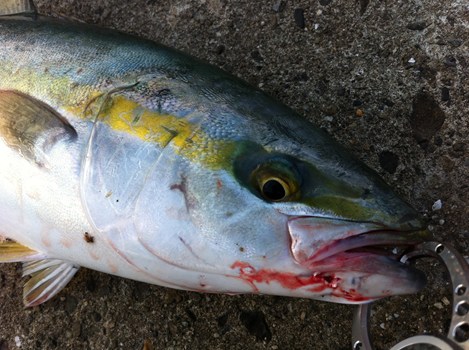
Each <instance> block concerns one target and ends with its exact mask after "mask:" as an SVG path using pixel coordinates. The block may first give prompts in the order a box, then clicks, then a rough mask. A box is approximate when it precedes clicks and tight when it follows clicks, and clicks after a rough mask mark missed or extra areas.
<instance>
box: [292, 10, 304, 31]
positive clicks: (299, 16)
mask: <svg viewBox="0 0 469 350" xmlns="http://www.w3.org/2000/svg"><path fill="white" fill-rule="evenodd" d="M293 18H294V19H295V23H296V25H297V26H298V27H299V28H301V29H304V28H305V10H303V9H300V8H297V9H295V12H294V13H293Z"/></svg>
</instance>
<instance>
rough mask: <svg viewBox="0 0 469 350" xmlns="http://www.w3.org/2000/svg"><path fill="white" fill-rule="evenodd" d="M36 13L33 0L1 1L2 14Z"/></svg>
mask: <svg viewBox="0 0 469 350" xmlns="http://www.w3.org/2000/svg"><path fill="white" fill-rule="evenodd" d="M25 13H36V8H35V7H34V4H33V2H32V1H31V0H2V1H0V16H5V15H16V14H25Z"/></svg>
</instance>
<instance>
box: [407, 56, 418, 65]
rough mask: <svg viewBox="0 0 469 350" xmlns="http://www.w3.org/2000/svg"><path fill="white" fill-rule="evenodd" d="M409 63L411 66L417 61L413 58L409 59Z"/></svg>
mask: <svg viewBox="0 0 469 350" xmlns="http://www.w3.org/2000/svg"><path fill="white" fill-rule="evenodd" d="M407 62H408V63H410V64H414V63H415V62H416V61H415V58H413V57H411V58H409V60H408V61H407Z"/></svg>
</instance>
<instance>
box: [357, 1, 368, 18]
mask: <svg viewBox="0 0 469 350" xmlns="http://www.w3.org/2000/svg"><path fill="white" fill-rule="evenodd" d="M359 1H360V15H363V14H364V13H365V12H366V8H367V7H368V4H369V3H370V0H359Z"/></svg>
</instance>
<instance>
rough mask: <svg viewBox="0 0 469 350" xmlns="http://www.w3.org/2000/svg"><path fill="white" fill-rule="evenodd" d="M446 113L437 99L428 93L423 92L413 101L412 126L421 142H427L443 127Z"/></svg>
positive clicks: (418, 140) (415, 135)
mask: <svg viewBox="0 0 469 350" xmlns="http://www.w3.org/2000/svg"><path fill="white" fill-rule="evenodd" d="M445 119H446V115H445V113H444V112H443V110H442V109H441V108H440V106H439V105H438V103H437V102H436V101H435V99H434V98H433V97H432V96H431V95H430V94H428V93H425V92H421V93H419V94H418V95H417V96H415V98H414V101H413V102H412V114H411V115H410V126H411V127H412V130H413V133H414V137H415V139H416V140H417V142H419V143H420V144H425V143H427V144H428V142H429V141H430V139H431V138H432V137H433V136H434V135H435V134H436V132H437V131H438V130H440V129H441V127H442V125H443V123H444V121H445Z"/></svg>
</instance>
